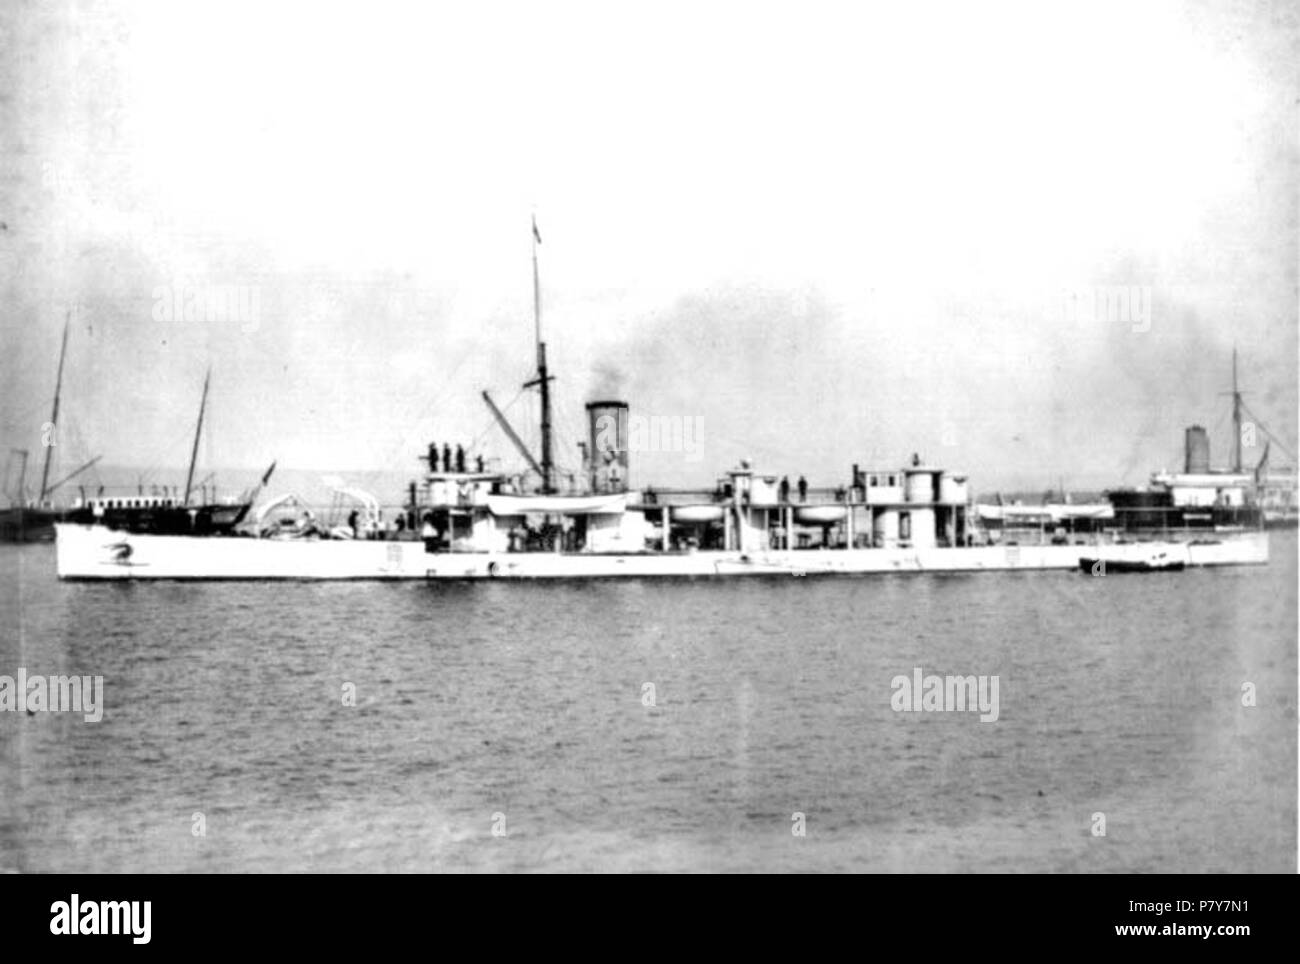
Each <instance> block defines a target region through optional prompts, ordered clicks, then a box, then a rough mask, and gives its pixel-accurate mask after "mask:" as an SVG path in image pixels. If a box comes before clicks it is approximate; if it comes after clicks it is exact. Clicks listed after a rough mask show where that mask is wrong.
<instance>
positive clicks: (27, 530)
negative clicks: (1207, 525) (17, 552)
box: [0, 508, 67, 542]
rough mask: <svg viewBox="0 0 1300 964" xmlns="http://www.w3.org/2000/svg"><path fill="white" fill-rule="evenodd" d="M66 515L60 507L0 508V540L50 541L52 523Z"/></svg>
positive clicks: (59, 520)
mask: <svg viewBox="0 0 1300 964" xmlns="http://www.w3.org/2000/svg"><path fill="white" fill-rule="evenodd" d="M66 517H67V513H66V512H64V511H62V510H60V509H13V508H11V509H0V542H51V541H53V539H54V523H56V522H61V521H63V519H65V518H66Z"/></svg>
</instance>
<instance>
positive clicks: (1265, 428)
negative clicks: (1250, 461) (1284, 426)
mask: <svg viewBox="0 0 1300 964" xmlns="http://www.w3.org/2000/svg"><path fill="white" fill-rule="evenodd" d="M1241 407H1242V409H1244V410H1245V412H1246V414H1247V415H1249V416H1250V417H1251V419H1252V420H1254V422H1255V423H1256V424H1257V425H1258V426H1259V428H1260V431H1262V432H1263V433H1264V434H1265V435H1267V436H1268V438H1269V440H1270V441H1272V442H1273V444H1275V445H1276V446H1277V447H1278V448H1280V449H1281V450H1282V454H1283V455H1285V456H1287V458H1289V459H1291V460H1292V461H1294V460H1295V455H1294V454H1292V452H1291V451H1290V449H1288V448H1287V447H1286V443H1284V442H1283V441H1282V440H1281V439H1279V438H1278V437H1277V436H1276V435H1274V434H1273V433H1272V432H1271V431H1269V428H1268V426H1267V425H1265V424H1264V420H1263V419H1262V418H1260V417H1259V416H1258V415H1256V414H1255V412H1254V410H1253V409H1252V408H1251V407H1250V406H1249V405H1247V404H1246V403H1245V402H1242V403H1241Z"/></svg>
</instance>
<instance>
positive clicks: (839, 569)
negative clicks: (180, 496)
mask: <svg viewBox="0 0 1300 964" xmlns="http://www.w3.org/2000/svg"><path fill="white" fill-rule="evenodd" d="M55 528H56V540H55V541H56V558H57V569H58V575H59V578H60V579H66V580H116V579H195V580H223V579H246V580H274V579H286V580H348V579H352V580H359V579H371V580H384V579H437V580H442V579H601V578H620V577H622V578H651V577H663V576H669V577H672V576H676V577H720V576H765V575H766V576H780V575H784V576H814V575H865V574H873V573H891V572H892V573H898V572H902V573H906V572H979V571H1017V570H1043V569H1059V570H1067V569H1077V568H1078V567H1079V562H1080V559H1081V558H1082V557H1084V556H1085V555H1088V554H1090V553H1091V554H1093V555H1095V554H1096V547H1095V546H1093V547H1089V546H1059V545H1057V546H1054V545H1046V546H976V547H969V548H964V547H963V548H946V547H934V548H912V549H901V548H900V549H826V550H801V551H762V552H740V551H707V550H701V551H695V552H680V553H676V552H669V553H623V554H608V555H605V554H595V553H553V552H518V553H505V552H503V553H490V552H464V553H461V552H442V553H431V552H427V551H426V550H425V547H424V544H423V543H420V542H397V541H365V540H359V541H349V540H339V541H335V540H322V541H303V540H297V541H295V540H275V539H254V538H244V537H233V536H232V537H220V536H214V537H206V538H204V537H193V536H159V535H137V534H131V533H123V532H116V531H113V530H110V529H106V528H103V527H101V526H81V525H73V524H60V525H57V526H56V527H55ZM1148 547H1149V544H1148ZM1186 551H1187V559H1188V563H1189V565H1192V566H1220V565H1249V564H1264V563H1267V562H1268V536H1267V534H1266V533H1263V532H1251V533H1245V534H1242V535H1235V536H1232V537H1225V538H1224V539H1222V540H1221V541H1217V542H1213V543H1204V544H1191V545H1189V546H1187V550H1186Z"/></svg>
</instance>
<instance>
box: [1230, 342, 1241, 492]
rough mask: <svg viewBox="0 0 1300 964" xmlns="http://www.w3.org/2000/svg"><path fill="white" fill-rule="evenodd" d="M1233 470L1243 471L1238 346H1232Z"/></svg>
mask: <svg viewBox="0 0 1300 964" xmlns="http://www.w3.org/2000/svg"><path fill="white" fill-rule="evenodd" d="M1232 427H1233V430H1234V432H1235V434H1236V438H1235V439H1234V440H1233V444H1232V471H1234V472H1240V471H1241V392H1239V391H1237V346H1236V345H1233V346H1232Z"/></svg>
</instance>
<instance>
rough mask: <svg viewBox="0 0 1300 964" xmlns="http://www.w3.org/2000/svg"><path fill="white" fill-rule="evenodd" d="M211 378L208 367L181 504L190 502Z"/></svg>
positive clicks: (210, 370) (204, 377)
mask: <svg viewBox="0 0 1300 964" xmlns="http://www.w3.org/2000/svg"><path fill="white" fill-rule="evenodd" d="M211 378H212V368H211V367H209V368H208V373H207V374H206V375H204V376H203V400H202V401H200V402H199V422H198V424H197V425H196V426H194V449H193V450H192V451H191V452H190V471H189V474H188V475H186V476H185V501H184V502H182V503H181V504H182V505H189V504H190V489H191V488H193V486H194V463H196V462H197V461H198V459H199V436H201V435H202V434H203V412H204V410H205V409H206V408H207V407H208V382H209V381H210V380H211Z"/></svg>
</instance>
